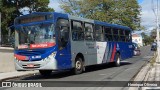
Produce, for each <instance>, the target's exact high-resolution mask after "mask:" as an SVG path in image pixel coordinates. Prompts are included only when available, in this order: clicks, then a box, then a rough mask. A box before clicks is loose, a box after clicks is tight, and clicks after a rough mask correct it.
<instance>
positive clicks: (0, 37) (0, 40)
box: [0, 12, 2, 46]
mask: <svg viewBox="0 0 160 90" xmlns="http://www.w3.org/2000/svg"><path fill="white" fill-rule="evenodd" d="M1 16H2V15H1V12H0V46H1V45H2V30H1Z"/></svg>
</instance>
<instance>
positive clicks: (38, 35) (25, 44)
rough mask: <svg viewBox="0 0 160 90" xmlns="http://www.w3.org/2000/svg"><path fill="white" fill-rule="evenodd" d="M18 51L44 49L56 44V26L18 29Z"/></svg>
mask: <svg viewBox="0 0 160 90" xmlns="http://www.w3.org/2000/svg"><path fill="white" fill-rule="evenodd" d="M16 31H17V36H18V38H17V42H18V44H17V45H18V49H22V48H31V45H32V48H33V46H34V47H35V48H43V47H49V46H52V45H53V44H55V30H54V24H38V25H32V26H21V27H18V28H16Z"/></svg>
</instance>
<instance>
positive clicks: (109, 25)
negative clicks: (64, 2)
mask: <svg viewBox="0 0 160 90" xmlns="http://www.w3.org/2000/svg"><path fill="white" fill-rule="evenodd" d="M51 14H52V15H53V14H54V15H57V16H61V17H68V18H69V19H73V20H80V21H84V22H89V23H94V24H98V25H103V26H108V27H112V28H120V29H124V30H131V29H130V28H129V27H127V26H122V25H117V24H109V23H107V22H102V21H98V20H92V19H87V18H82V17H76V16H72V15H68V14H65V13H58V12H34V13H31V14H27V15H23V16H20V17H17V18H16V19H15V20H19V19H23V18H27V17H31V16H44V15H51Z"/></svg>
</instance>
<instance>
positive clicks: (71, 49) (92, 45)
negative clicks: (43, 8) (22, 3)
mask: <svg viewBox="0 0 160 90" xmlns="http://www.w3.org/2000/svg"><path fill="white" fill-rule="evenodd" d="M42 14H45V13H42ZM52 14H53V20H49V21H43V22H31V23H27V24H21V25H15V26H27V25H32V24H39V23H48V22H49V23H53V24H54V25H55V27H54V29H55V30H56V29H57V20H58V19H60V18H63V19H67V20H69V21H71V20H76V21H81V22H83V23H84V22H87V23H91V24H93V25H95V24H98V25H101V26H107V27H112V28H114V27H116V28H120V29H125V30H128V31H130V29H129V28H128V27H124V26H120V25H114V24H108V23H105V22H100V21H94V20H90V19H84V18H77V17H73V16H69V15H67V14H61V13H56V12H54V13H52ZM26 16H27V15H26ZM23 17H25V16H23ZM71 32H72V30H71V25H70V35H69V41H68V43H67V45H66V46H65V47H64V48H63V49H60V48H59V43H58V31H57V30H56V32H55V33H56V37H57V38H56V45H55V46H54V47H51V48H44V49H35V50H36V51H37V52H42V51H45V52H44V53H43V54H39V56H41V58H37V59H36V58H30V57H35V56H37V55H36V53H35V52H32V53H29V52H31V51H32V50H26V51H25V50H15V52H14V53H15V54H17V55H21V54H23V55H24V56H25V55H26V56H27V55H28V53H29V54H30V55H28V57H27V58H30V59H29V60H28V61H18V60H17V59H16V58H15V67H16V69H17V70H63V69H71V68H74V67H75V59H76V56H77V55H78V54H82V55H83V57H84V61H85V62H84V64H85V66H88V65H95V64H102V63H108V62H114V61H115V60H116V54H117V53H119V54H120V56H121V60H125V59H127V58H131V57H132V56H133V50H132V43H131V42H115V41H102V42H101V41H95V40H93V41H87V40H84V41H73V40H72V33H71ZM23 51H25V52H23ZM33 51H34V50H33ZM20 53H21V54H20ZM25 53H26V54H25ZM53 53H55V56H52V57H51V58H48V57H49V56H50V55H52V54H53ZM53 55H54V54H53ZM32 64H34V65H39V67H38V68H37V67H35V68H33V67H31V68H27V65H32Z"/></svg>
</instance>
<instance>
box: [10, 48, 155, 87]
mask: <svg viewBox="0 0 160 90" xmlns="http://www.w3.org/2000/svg"><path fill="white" fill-rule="evenodd" d="M141 53H142V54H141V55H140V56H134V57H133V58H130V59H127V60H125V61H122V62H121V66H120V67H113V66H112V64H105V65H95V66H89V67H87V69H86V71H85V72H84V73H83V74H79V75H73V74H72V73H71V72H70V71H65V72H53V74H52V75H51V76H49V77H47V78H46V77H42V76H41V75H39V74H38V75H31V76H26V77H20V78H15V79H11V81H14V80H18V81H26V80H28V81H93V82H95V81H130V80H132V79H133V78H134V76H135V75H136V74H137V73H138V72H139V70H140V69H141V68H142V66H143V65H145V64H146V63H147V62H148V61H149V60H150V58H151V57H152V56H153V52H151V51H150V46H146V47H142V48H141ZM81 84H82V85H83V83H81ZM62 86H63V85H61V87H52V88H43V90H44V89H52V90H53V89H56V90H57V89H58V90H64V89H65V90H75V89H80V90H81V89H83V90H93V89H94V90H106V89H108V90H110V89H112V90H127V88H124V87H115V88H113V87H111V88H109V87H79V88H77V87H74V85H73V87H68V88H64V87H62ZM8 89H9V90H12V89H13V90H14V88H8ZM31 89H32V88H31ZM34 89H35V88H34ZM36 89H37V90H39V89H40V88H36ZM16 90H17V89H16Z"/></svg>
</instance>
